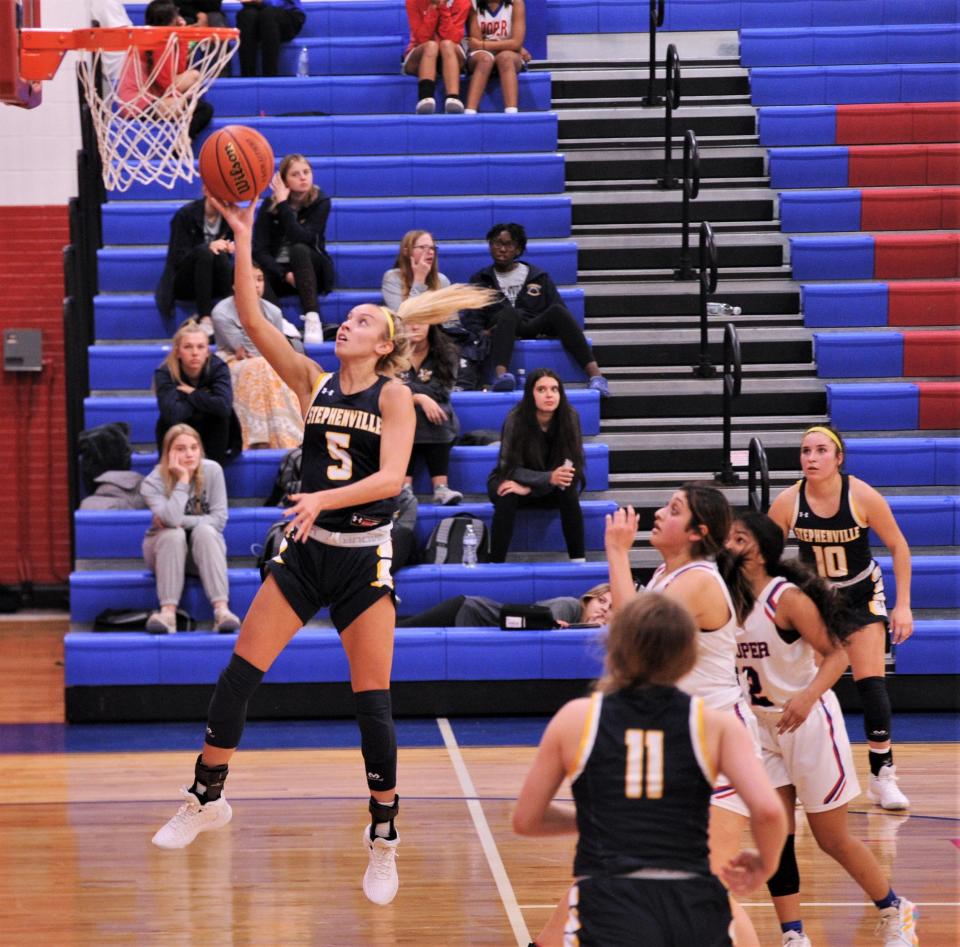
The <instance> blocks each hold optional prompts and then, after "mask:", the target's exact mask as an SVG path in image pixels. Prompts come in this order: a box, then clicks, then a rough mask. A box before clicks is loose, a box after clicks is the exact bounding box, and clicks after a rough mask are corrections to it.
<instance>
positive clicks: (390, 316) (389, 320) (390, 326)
mask: <svg viewBox="0 0 960 947" xmlns="http://www.w3.org/2000/svg"><path fill="white" fill-rule="evenodd" d="M380 311H381V312H382V313H383V314H384V315H385V316H386V317H387V328H388V329H389V330H390V334H389V338H391V339H393V338H396V335H397V332H396V329H395V328H394V325H393V313H392V312H391V311H390V310H389V309H387V307H386V306H380Z"/></svg>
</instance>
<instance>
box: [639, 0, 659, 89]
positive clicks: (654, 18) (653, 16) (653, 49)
mask: <svg viewBox="0 0 960 947" xmlns="http://www.w3.org/2000/svg"><path fill="white" fill-rule="evenodd" d="M663 15H664V0H650V28H649V33H650V60H649V65H650V76H649V78H648V80H647V95H646V98H644V99H643V101H642V103H641V104H643V105H645V106H647V107H648V108H652V107H653V106H655V105H659V104H660V103H661V102H662V101H663V99H661V98H660V96H658V95H657V94H656V93H655V92H654V85H655V83H656V81H657V27H658V26H663Z"/></svg>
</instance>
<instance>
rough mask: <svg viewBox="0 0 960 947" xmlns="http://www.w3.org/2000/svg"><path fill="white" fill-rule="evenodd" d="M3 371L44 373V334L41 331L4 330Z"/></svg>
mask: <svg viewBox="0 0 960 947" xmlns="http://www.w3.org/2000/svg"><path fill="white" fill-rule="evenodd" d="M3 370H4V371H5V372H39V371H43V333H42V332H41V331H40V330H39V329H4V330H3Z"/></svg>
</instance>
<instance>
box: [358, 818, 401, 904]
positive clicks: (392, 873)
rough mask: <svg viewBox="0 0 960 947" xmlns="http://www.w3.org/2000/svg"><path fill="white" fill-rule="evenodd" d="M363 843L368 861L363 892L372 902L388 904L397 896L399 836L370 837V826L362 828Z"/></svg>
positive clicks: (398, 884)
mask: <svg viewBox="0 0 960 947" xmlns="http://www.w3.org/2000/svg"><path fill="white" fill-rule="evenodd" d="M363 844H364V847H365V848H366V849H367V853H368V854H369V856H370V863H369V864H368V865H367V870H366V871H365V872H364V875H363V893H364V894H365V895H366V896H367V897H368V898H369V899H370V900H371V901H372V902H373V903H374V904H389V903H390V902H391V901H392V900H393V899H394V898H395V897H396V896H397V888H399V887H400V879H399V878H398V877H397V848H398V846H399V845H400V836H399V835H398V836H397V837H396V838H395V839H392V840H388V839H385V838H381V837H380V836H379V835H375V836H373V838H372V839H371V837H370V826H369V825H368V826H367V827H366V828H365V829H364V830H363Z"/></svg>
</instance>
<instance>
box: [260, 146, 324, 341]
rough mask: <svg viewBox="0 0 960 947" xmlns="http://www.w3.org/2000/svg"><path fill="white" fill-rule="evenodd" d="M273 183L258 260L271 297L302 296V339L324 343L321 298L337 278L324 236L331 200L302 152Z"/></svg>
mask: <svg viewBox="0 0 960 947" xmlns="http://www.w3.org/2000/svg"><path fill="white" fill-rule="evenodd" d="M270 187H271V188H272V193H271V195H270V198H269V200H265V201H264V202H263V203H262V204H261V205H260V209H259V210H258V211H257V219H256V222H255V224H254V228H253V259H254V262H255V263H256V264H257V265H258V266H259V267H260V268H261V269H262V270H263V275H264V276H265V277H266V280H267V283H266V289H265V294H266V297H267V299H269V300H270V301H271V302H276V301H277V297H279V296H291V295H293V294H294V293H295V294H296V295H297V296H299V297H300V308H301V313H302V315H301V317H300V318H301V319H302V320H303V341H304V342H307V343H309V344H313V343H318V342H322V341H323V327H322V326H321V324H320V303H319V301H318V299H319V297H320V296H326V295H327V293H329V292H330V290H332V289H333V278H334V277H333V260H331V259H330V255H329V254H328V253H327V249H326V235H325V232H326V229H327V218H328V217H329V216H330V198H329V197H327V195H326V194H324V192H323V191H322V190H321V189H320V188H319V187H317V185H316V184H314V183H313V168H311V167H310V162H308V161H307V159H306V158H305V157H304V156H303V155H300V154H290V155H286V156H285V157H284V159H283V160H282V161H281V162H280V168H279V170H278V171H277V173H276V174H275V175H274V176H273V180H272V181H271V182H270ZM333 329H334V330H335V329H336V326H334V327H333ZM334 334H335V332H334Z"/></svg>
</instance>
